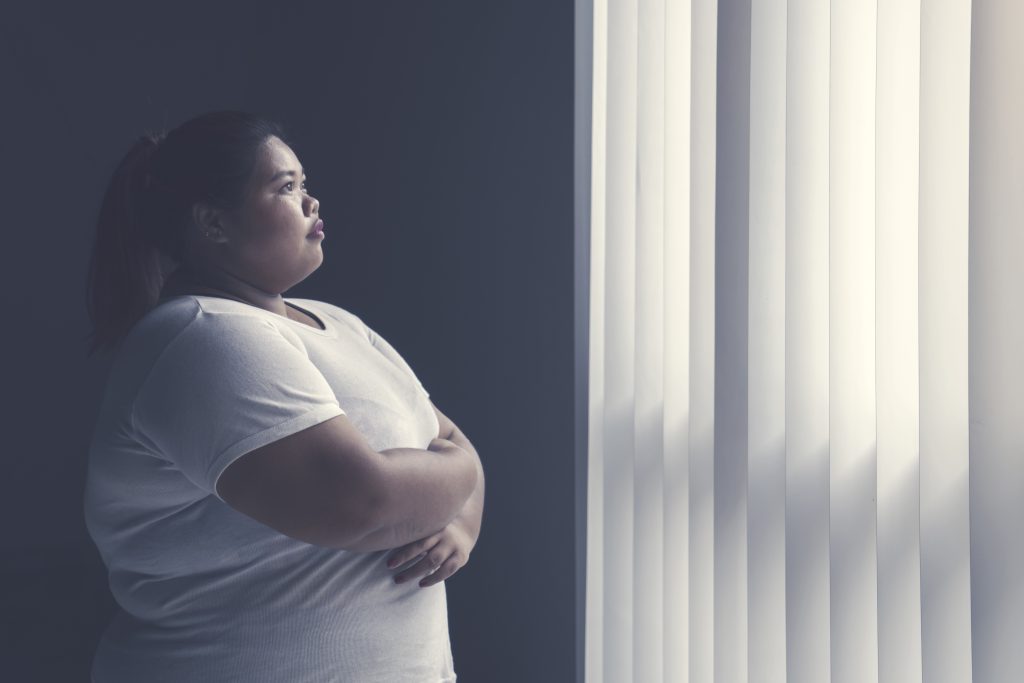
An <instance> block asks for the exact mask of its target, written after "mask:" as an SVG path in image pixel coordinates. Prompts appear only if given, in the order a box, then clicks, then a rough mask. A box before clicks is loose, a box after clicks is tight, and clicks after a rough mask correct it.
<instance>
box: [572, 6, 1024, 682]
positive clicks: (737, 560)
mask: <svg viewBox="0 0 1024 683" xmlns="http://www.w3.org/2000/svg"><path fill="white" fill-rule="evenodd" d="M584 5H585V6H586V7H587V8H588V9H587V11H588V12H589V14H588V18H589V20H590V21H591V24H590V26H591V27H592V30H593V33H592V57H593V62H592V72H588V74H587V77H588V78H590V77H592V81H591V86H592V88H591V90H590V91H589V93H590V97H591V98H592V99H591V102H590V106H591V112H590V119H589V124H590V131H591V135H590V140H589V144H590V149H589V150H588V153H589V158H590V165H589V173H590V197H589V242H588V244H589V249H590V251H589V278H590V279H589V283H588V286H589V292H588V297H589V313H590V320H589V363H590V365H589V395H588V403H587V405H588V425H587V435H588V453H587V481H586V490H587V517H586V540H587V554H586V596H585V600H586V606H585V615H586V618H585V622H586V623H585V640H584V662H585V671H586V676H585V680H586V682H587V683H627V682H636V683H662V682H665V683H748V682H749V683H754V682H757V683H871V682H880V683H914V682H915V681H916V682H919V683H972V682H973V683H1011V682H1012V681H1019V680H1024V654H1021V653H1022V652H1024V647H1022V645H1021V644H1022V642H1024V641H1022V637H1024V360H1022V359H1024V306H1022V302H1024V275H1022V272H1024V266H1022V265H1021V264H1022V263H1024V227H1022V226H1024V200H1022V199H1021V197H1024V161H1022V157H1024V134H1022V133H1021V129H1022V128H1024V85H1022V83H1024V79H1022V78H1021V77H1020V74H1021V73H1024V57H1022V54H1024V49H1022V48H1021V46H1020V40H1019V38H1018V37H1015V36H1017V35H1018V34H1019V32H1020V30H1021V29H1024V9H1022V8H1024V4H1017V3H1014V2H1011V1H1010V0H1000V1H997V2H992V3H989V4H987V5H985V7H984V8H981V7H980V6H979V5H977V3H976V6H975V7H972V4H971V1H970V0H891V1H889V0H887V1H886V2H878V3H876V2H864V1H863V0H832V1H831V2H822V1H819V0H788V1H785V0H780V1H774V0H742V1H735V2H731V1H728V0H689V1H676V0H626V1H623V2H617V1H614V0H603V1H601V0H594V2H593V3H589V2H587V3H584ZM969 226H970V229H969ZM969 340H970V342H971V343H970V344H969V343H968V341H969Z"/></svg>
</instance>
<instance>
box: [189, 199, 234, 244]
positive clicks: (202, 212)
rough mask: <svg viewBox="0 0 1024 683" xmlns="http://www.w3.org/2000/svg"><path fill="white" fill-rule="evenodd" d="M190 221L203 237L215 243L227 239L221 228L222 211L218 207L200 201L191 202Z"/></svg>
mask: <svg viewBox="0 0 1024 683" xmlns="http://www.w3.org/2000/svg"><path fill="white" fill-rule="evenodd" d="M192 222H193V223H194V224H195V226H196V227H197V228H198V229H199V234H200V235H201V236H202V237H203V238H205V239H207V240H209V241H211V242H214V243H217V244H220V243H222V242H227V241H228V239H227V235H226V234H225V232H224V228H223V212H222V211H221V210H220V209H217V208H214V207H212V206H210V205H209V204H204V203H202V202H199V203H197V204H193V205H192Z"/></svg>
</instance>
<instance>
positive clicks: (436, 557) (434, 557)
mask: <svg viewBox="0 0 1024 683" xmlns="http://www.w3.org/2000/svg"><path fill="white" fill-rule="evenodd" d="M450 554H451V553H450V552H445V551H444V550H443V549H442V548H440V547H439V546H436V547H434V548H432V549H431V550H430V552H428V553H427V554H426V555H424V556H423V559H421V560H420V561H419V562H417V563H416V564H414V565H413V566H411V567H409V568H408V569H406V570H405V571H402V572H400V573H399V574H398V575H397V576H395V583H403V582H405V581H410V580H412V579H415V578H416V577H418V576H426V575H427V574H430V573H431V572H436V571H437V570H438V569H439V568H440V567H441V565H442V564H444V562H445V561H446V560H447V559H448V557H449V556H450Z"/></svg>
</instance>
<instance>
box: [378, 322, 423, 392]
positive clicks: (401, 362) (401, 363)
mask: <svg viewBox="0 0 1024 683" xmlns="http://www.w3.org/2000/svg"><path fill="white" fill-rule="evenodd" d="M363 327H365V328H366V334H367V336H368V337H369V339H370V343H371V344H373V346H374V348H376V349H377V350H378V351H380V352H381V353H382V354H384V356H386V357H387V359H388V360H390V361H391V362H392V363H394V364H395V365H397V366H398V367H399V368H401V369H402V371H403V372H405V373H406V374H407V375H409V377H410V378H412V380H413V381H414V382H415V383H416V386H418V387H419V388H420V391H422V392H423V394H424V396H430V393H429V392H428V391H427V390H426V388H425V387H424V386H423V383H422V382H420V380H419V378H418V377H417V376H416V373H415V372H413V371H412V368H411V367H409V364H408V363H406V362H405V359H404V358H402V356H401V355H400V354H399V353H398V351H396V350H395V348H394V347H393V346H391V344H389V343H388V342H387V340H386V339H384V337H382V336H380V335H379V334H377V333H376V332H374V331H373V330H372V329H370V327H369V326H368V325H367V324H366V323H363Z"/></svg>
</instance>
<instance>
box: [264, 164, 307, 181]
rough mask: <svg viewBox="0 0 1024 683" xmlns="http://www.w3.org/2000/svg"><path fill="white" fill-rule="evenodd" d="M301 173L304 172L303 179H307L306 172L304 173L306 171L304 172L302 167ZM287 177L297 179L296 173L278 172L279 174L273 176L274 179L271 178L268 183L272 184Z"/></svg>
mask: <svg viewBox="0 0 1024 683" xmlns="http://www.w3.org/2000/svg"><path fill="white" fill-rule="evenodd" d="M299 171H301V172H302V177H303V178H305V177H306V172H305V171H304V170H303V169H302V168H301V167H300V168H299ZM285 176H292V177H293V178H294V177H295V171H278V172H277V173H275V174H274V175H273V177H272V178H271V179H270V180H268V181H267V182H268V183H272V182H274V181H275V180H277V179H278V178H283V177H285Z"/></svg>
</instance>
